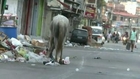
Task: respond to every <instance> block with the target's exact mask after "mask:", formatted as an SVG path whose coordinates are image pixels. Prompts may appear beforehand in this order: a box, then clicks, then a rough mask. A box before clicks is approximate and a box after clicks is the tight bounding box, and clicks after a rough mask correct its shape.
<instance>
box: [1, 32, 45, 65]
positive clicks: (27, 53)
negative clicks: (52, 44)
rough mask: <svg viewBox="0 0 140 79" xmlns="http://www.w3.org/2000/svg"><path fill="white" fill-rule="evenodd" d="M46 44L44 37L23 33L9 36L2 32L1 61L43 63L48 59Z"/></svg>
mask: <svg viewBox="0 0 140 79" xmlns="http://www.w3.org/2000/svg"><path fill="white" fill-rule="evenodd" d="M46 45H47V42H46V41H44V40H43V39H33V38H31V37H30V36H28V35H21V34H20V35H18V36H17V38H7V35H6V34H4V33H2V32H0V61H12V62H34V63H43V61H47V58H46V55H47V51H46V49H47V48H46Z"/></svg>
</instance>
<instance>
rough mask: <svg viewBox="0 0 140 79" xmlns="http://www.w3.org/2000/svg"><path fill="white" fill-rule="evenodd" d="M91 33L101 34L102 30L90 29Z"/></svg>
mask: <svg viewBox="0 0 140 79" xmlns="http://www.w3.org/2000/svg"><path fill="white" fill-rule="evenodd" d="M92 33H93V34H102V30H100V29H92Z"/></svg>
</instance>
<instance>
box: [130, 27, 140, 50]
mask: <svg viewBox="0 0 140 79" xmlns="http://www.w3.org/2000/svg"><path fill="white" fill-rule="evenodd" d="M137 40H138V36H137V32H136V28H133V29H132V31H131V32H130V42H131V45H130V47H131V52H133V50H134V47H135V42H137Z"/></svg>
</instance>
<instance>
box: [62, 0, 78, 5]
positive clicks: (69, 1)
mask: <svg viewBox="0 0 140 79" xmlns="http://www.w3.org/2000/svg"><path fill="white" fill-rule="evenodd" d="M64 2H66V3H72V4H77V5H80V3H78V2H75V1H72V0H64Z"/></svg>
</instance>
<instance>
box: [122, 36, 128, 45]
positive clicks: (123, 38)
mask: <svg viewBox="0 0 140 79" xmlns="http://www.w3.org/2000/svg"><path fill="white" fill-rule="evenodd" d="M127 41H128V39H127V37H125V36H123V37H122V43H123V45H126V44H127Z"/></svg>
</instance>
